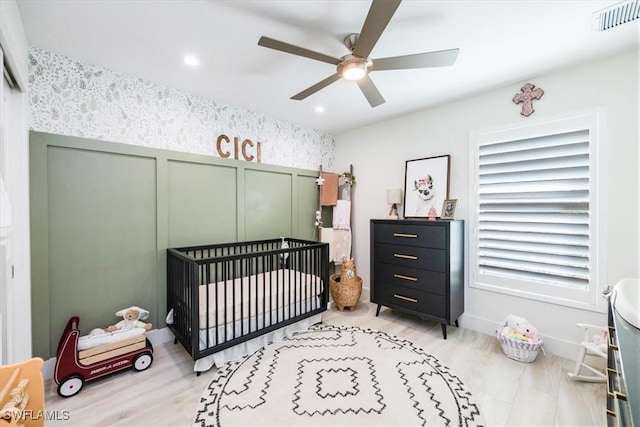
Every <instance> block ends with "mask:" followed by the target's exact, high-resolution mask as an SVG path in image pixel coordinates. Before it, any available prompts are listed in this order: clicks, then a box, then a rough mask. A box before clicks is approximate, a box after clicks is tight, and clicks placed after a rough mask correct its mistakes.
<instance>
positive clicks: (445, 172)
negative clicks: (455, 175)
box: [404, 155, 450, 218]
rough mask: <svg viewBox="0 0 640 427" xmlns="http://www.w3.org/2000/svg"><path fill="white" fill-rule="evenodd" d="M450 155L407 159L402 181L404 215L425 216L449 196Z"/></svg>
mask: <svg viewBox="0 0 640 427" xmlns="http://www.w3.org/2000/svg"><path fill="white" fill-rule="evenodd" d="M449 163H450V156H449V155H445V156H437V157H427V158H424V159H416V160H407V163H406V167H405V177H404V179H405V181H404V217H405V218H427V217H428V216H429V210H431V208H434V209H436V212H437V209H440V207H441V206H442V201H443V200H445V199H448V198H449Z"/></svg>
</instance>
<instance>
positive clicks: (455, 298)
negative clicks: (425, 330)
mask: <svg viewBox="0 0 640 427" xmlns="http://www.w3.org/2000/svg"><path fill="white" fill-rule="evenodd" d="M371 302H373V303H376V304H378V308H377V310H376V316H377V315H379V314H380V309H381V308H382V306H383V305H384V306H386V307H389V308H391V309H393V310H399V311H403V312H406V313H409V314H414V315H416V316H419V317H421V318H423V319H428V320H435V321H436V322H439V323H440V324H441V325H442V335H443V337H444V338H445V339H446V338H447V325H450V324H452V323H455V325H456V326H458V318H459V317H460V316H461V315H462V313H463V312H464V222H463V221H459V220H458V221H424V220H416V219H414V220H400V221H391V220H384V219H373V220H371Z"/></svg>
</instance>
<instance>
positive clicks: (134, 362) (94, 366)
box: [53, 316, 153, 397]
mask: <svg viewBox="0 0 640 427" xmlns="http://www.w3.org/2000/svg"><path fill="white" fill-rule="evenodd" d="M79 323H80V318H79V317H77V316H74V317H72V318H70V319H69V321H68V322H67V326H66V328H65V329H64V333H63V334H62V336H61V337H60V342H59V343H58V351H57V360H56V368H55V372H54V375H53V378H54V379H55V381H56V384H58V395H59V396H60V397H71V396H74V395H75V394H77V393H79V392H80V390H82V387H83V386H84V383H85V382H86V381H91V380H95V379H96V378H100V377H103V376H105V375H108V374H112V373H114V372H117V371H121V370H123V369H128V368H131V367H133V369H135V370H136V371H144V370H145V369H147V368H148V367H149V366H151V363H152V362H153V346H152V345H151V342H149V340H148V339H147V338H146V336H145V335H144V334H142V335H139V336H137V337H133V338H129V339H125V340H122V341H118V342H114V343H110V344H104V345H101V346H97V347H93V348H91V349H87V350H83V351H78V340H79V338H80V330H79V329H78V325H79Z"/></svg>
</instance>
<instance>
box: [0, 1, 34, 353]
mask: <svg viewBox="0 0 640 427" xmlns="http://www.w3.org/2000/svg"><path fill="white" fill-rule="evenodd" d="M0 44H1V45H2V50H3V53H4V55H5V61H6V62H7V63H8V64H9V66H10V67H11V70H12V72H13V74H14V76H15V78H16V80H17V83H18V85H19V86H20V87H19V88H17V89H14V90H9V88H8V87H3V89H2V100H1V101H2V114H1V116H2V123H1V126H0V128H1V132H2V150H0V152H1V153H2V159H1V163H2V167H0V171H2V175H3V177H4V180H5V185H6V187H7V193H8V194H9V199H10V201H11V208H12V219H13V233H12V234H11V236H10V238H9V240H8V242H7V243H6V245H4V246H3V247H2V250H1V251H0V256H2V257H5V262H3V263H2V265H3V267H4V271H2V272H1V276H2V277H0V288H1V291H2V292H0V294H3V296H4V297H5V298H6V300H4V299H3V300H2V301H0V311H1V312H2V316H0V318H2V319H4V322H5V324H4V325H3V327H2V328H0V330H2V331H3V333H4V334H3V335H2V337H0V342H1V343H2V351H1V352H0V354H2V355H3V360H1V361H0V363H15V362H19V361H22V360H25V359H27V358H29V357H31V289H30V287H31V286H30V285H31V262H30V256H31V255H30V244H29V144H28V117H29V110H28V96H27V91H28V88H27V81H28V78H27V67H28V66H27V39H26V36H25V33H24V29H23V28H22V20H21V18H20V12H19V10H18V5H17V3H16V2H15V1H14V0H7V1H5V0H2V1H0ZM12 270H13V274H12ZM4 358H6V360H4Z"/></svg>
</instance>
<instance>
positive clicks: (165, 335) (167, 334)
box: [42, 327, 173, 380]
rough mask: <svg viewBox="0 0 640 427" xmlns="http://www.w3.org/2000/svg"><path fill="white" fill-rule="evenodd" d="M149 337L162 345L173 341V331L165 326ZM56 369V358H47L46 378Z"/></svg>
mask: <svg viewBox="0 0 640 427" xmlns="http://www.w3.org/2000/svg"><path fill="white" fill-rule="evenodd" d="M147 338H148V339H149V341H151V344H152V345H161V344H164V343H167V342H170V341H173V333H172V332H171V329H169V328H167V327H164V328H162V329H153V330H151V331H149V332H147ZM55 369H56V358H55V357H52V358H51V359H49V360H45V362H44V365H43V366H42V376H43V378H44V379H45V380H51V379H53V373H54V371H55Z"/></svg>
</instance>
